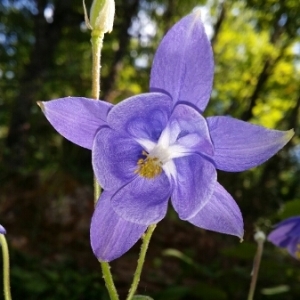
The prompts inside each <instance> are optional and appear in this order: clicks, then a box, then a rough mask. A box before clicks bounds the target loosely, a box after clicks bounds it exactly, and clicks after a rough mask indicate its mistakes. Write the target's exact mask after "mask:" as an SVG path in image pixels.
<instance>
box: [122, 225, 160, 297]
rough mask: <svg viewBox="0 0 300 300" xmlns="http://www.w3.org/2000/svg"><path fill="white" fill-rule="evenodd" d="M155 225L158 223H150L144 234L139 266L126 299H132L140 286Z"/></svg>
mask: <svg viewBox="0 0 300 300" xmlns="http://www.w3.org/2000/svg"><path fill="white" fill-rule="evenodd" d="M155 227H156V224H153V225H150V226H149V227H148V230H147V232H146V234H144V236H143V243H142V247H141V252H140V257H139V260H138V263H137V267H136V270H135V274H134V277H133V281H132V285H131V288H130V290H129V293H128V296H127V298H126V300H131V299H132V297H133V296H134V294H135V292H136V290H137V287H138V284H139V282H140V278H141V273H142V269H143V265H144V262H145V257H146V253H147V250H148V246H149V243H150V239H151V236H152V234H153V231H154V229H155Z"/></svg>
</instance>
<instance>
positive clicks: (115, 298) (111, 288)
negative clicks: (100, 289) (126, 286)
mask: <svg viewBox="0 0 300 300" xmlns="http://www.w3.org/2000/svg"><path fill="white" fill-rule="evenodd" d="M100 264H101V269H102V274H103V279H104V281H105V286H106V288H107V290H108V293H109V297H110V300H119V295H118V292H117V290H116V287H115V284H114V281H113V278H112V275H111V272H110V266H109V263H107V262H100Z"/></svg>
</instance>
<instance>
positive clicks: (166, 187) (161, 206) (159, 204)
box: [111, 173, 171, 225]
mask: <svg viewBox="0 0 300 300" xmlns="http://www.w3.org/2000/svg"><path fill="white" fill-rule="evenodd" d="M170 195H171V185H170V183H169V180H168V178H167V176H166V175H165V174H164V173H161V174H160V175H159V176H157V177H155V178H153V179H147V178H144V177H141V176H140V175H138V176H137V177H136V178H135V179H134V180H132V181H131V182H130V183H128V184H127V185H125V186H124V187H122V188H121V189H119V190H118V192H117V193H116V194H115V195H114V196H113V197H112V204H111V205H112V208H113V209H114V210H115V211H116V213H117V214H119V215H120V217H122V218H123V219H125V220H127V221H130V222H133V223H137V224H142V225H151V224H154V223H157V222H159V221H160V220H161V219H162V218H163V217H164V216H165V215H166V212H167V207H168V199H169V197H170Z"/></svg>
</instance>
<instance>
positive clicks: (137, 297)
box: [132, 295, 154, 300]
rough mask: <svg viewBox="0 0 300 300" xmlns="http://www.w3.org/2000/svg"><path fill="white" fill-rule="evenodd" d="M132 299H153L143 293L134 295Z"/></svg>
mask: <svg viewBox="0 0 300 300" xmlns="http://www.w3.org/2000/svg"><path fill="white" fill-rule="evenodd" d="M132 300H154V299H153V298H151V297H149V296H144V295H135V296H134V297H133V298H132Z"/></svg>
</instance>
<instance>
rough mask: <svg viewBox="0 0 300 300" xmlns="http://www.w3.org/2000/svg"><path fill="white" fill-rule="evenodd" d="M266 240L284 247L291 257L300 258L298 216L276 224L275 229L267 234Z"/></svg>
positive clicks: (299, 221)
mask: <svg viewBox="0 0 300 300" xmlns="http://www.w3.org/2000/svg"><path fill="white" fill-rule="evenodd" d="M268 241H270V242H272V243H273V244H274V245H276V246H278V247H281V248H286V249H287V251H288V252H289V253H290V254H291V255H292V256H293V257H295V258H297V259H300V216H299V217H292V218H288V219H286V220H283V221H282V222H280V223H278V224H276V225H275V229H274V230H273V231H271V233H270V234H269V235H268Z"/></svg>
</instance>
